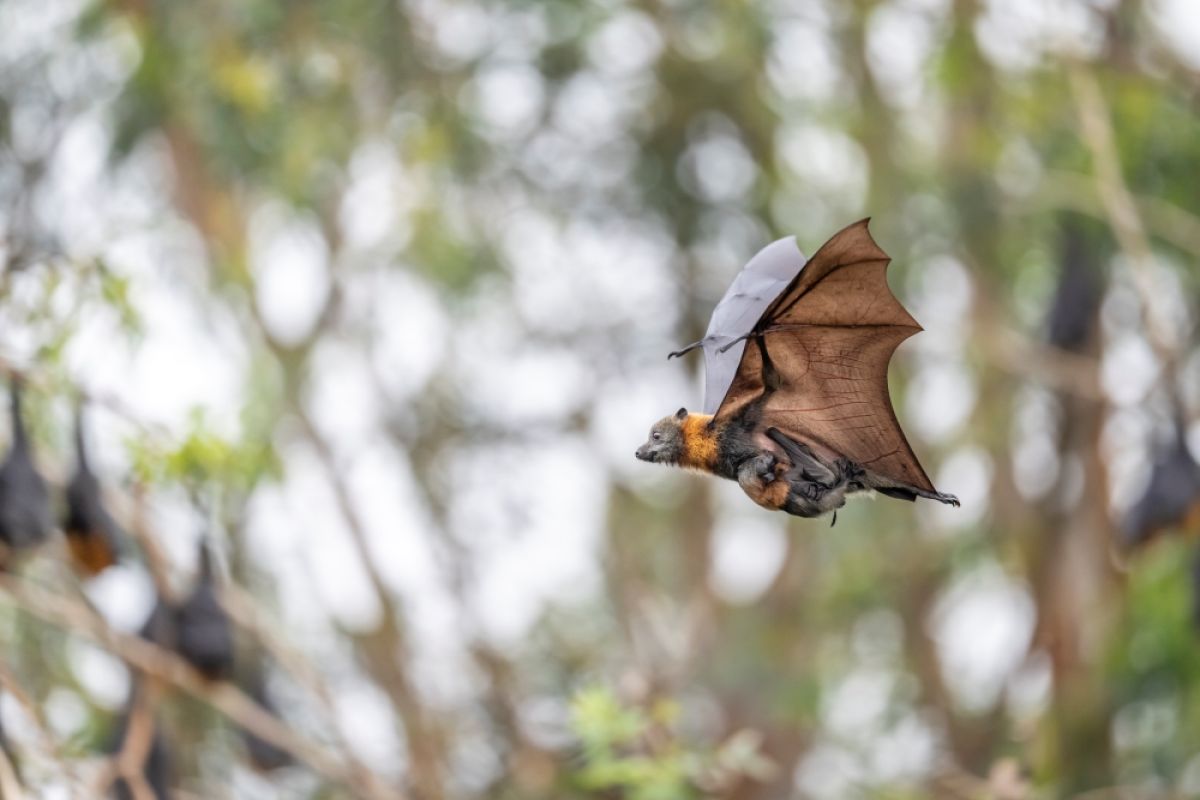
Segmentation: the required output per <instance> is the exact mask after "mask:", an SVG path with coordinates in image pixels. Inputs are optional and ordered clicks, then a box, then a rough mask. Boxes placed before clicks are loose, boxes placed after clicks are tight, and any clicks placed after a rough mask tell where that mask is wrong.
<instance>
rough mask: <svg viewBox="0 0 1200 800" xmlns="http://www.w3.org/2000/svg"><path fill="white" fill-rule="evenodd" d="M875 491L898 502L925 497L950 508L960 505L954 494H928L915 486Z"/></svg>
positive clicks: (879, 487)
mask: <svg viewBox="0 0 1200 800" xmlns="http://www.w3.org/2000/svg"><path fill="white" fill-rule="evenodd" d="M872 488H874V489H875V491H877V492H879V493H880V494H882V495H886V496H887V497H894V498H896V499H897V500H907V501H909V502H910V503H911V502H915V501H916V499H917V498H918V497H924V498H925V499H926V500H937V501H938V502H939V503H945V504H946V505H948V506H954V507H955V508H958V507H959V505H960V503H959V502H958V498H957V497H955V496H954V495H952V494H942V493H941V492H927V491H925V490H924V489H918V488H917V487H915V486H875V487H872Z"/></svg>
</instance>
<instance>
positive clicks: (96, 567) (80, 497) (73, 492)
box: [63, 408, 123, 575]
mask: <svg viewBox="0 0 1200 800" xmlns="http://www.w3.org/2000/svg"><path fill="white" fill-rule="evenodd" d="M75 454H76V455H75V457H76V463H75V474H74V475H73V476H72V477H71V482H70V483H68V484H67V513H66V517H65V519H64V520H63V531H64V532H65V533H66V534H67V544H68V545H69V546H70V550H71V556H72V557H73V558H74V559H75V562H76V563H77V564H78V565H79V568H80V569H82V570H83V571H84V572H85V573H86V574H88V575H99V574H100V573H101V572H103V571H104V570H106V569H108V568H109V567H111V566H113V565H114V564H116V563H117V562H118V561H119V560H120V558H121V549H122V538H123V534H122V533H121V528H120V526H118V525H117V523H116V521H115V520H114V519H113V518H112V516H111V515H110V514H109V513H108V510H107V509H106V508H105V507H104V501H103V498H102V497H101V492H100V482H99V481H98V480H97V479H96V474H95V473H94V472H92V468H91V466H90V464H89V463H88V455H87V445H86V442H85V432H84V428H83V410H82V408H81V409H79V410H78V411H77V412H76V417H75Z"/></svg>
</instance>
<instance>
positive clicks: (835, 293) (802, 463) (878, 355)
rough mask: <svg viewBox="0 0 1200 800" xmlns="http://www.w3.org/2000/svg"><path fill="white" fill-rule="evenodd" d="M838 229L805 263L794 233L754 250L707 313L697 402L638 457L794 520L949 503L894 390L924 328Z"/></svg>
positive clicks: (868, 245) (871, 260)
mask: <svg viewBox="0 0 1200 800" xmlns="http://www.w3.org/2000/svg"><path fill="white" fill-rule="evenodd" d="M867 222H868V220H862V221H861V222H856V223H855V224H853V225H851V226H849V227H848V228H845V229H844V230H842V231H841V232H839V233H838V234H837V235H835V236H834V237H833V238H832V239H830V240H829V241H828V242H826V243H825V244H824V245H823V246H822V247H821V249H820V250H818V251H817V253H816V255H814V256H813V257H812V258H811V259H810V260H808V261H807V262H805V259H804V255H803V254H802V253H801V252H800V250H799V248H798V247H797V245H796V241H795V238H794V237H789V238H786V239H780V240H779V241H777V242H774V243H773V244H770V245H768V246H767V247H765V248H764V249H763V250H761V251H760V252H759V253H758V254H757V255H756V256H755V257H754V258H753V259H751V260H750V262H749V263H748V264H746V266H745V267H744V268H743V269H742V271H741V272H740V273H739V274H738V275H737V277H736V278H735V279H734V281H733V284H732V285H731V286H730V287H729V289H728V290H727V291H726V292H725V296H724V297H722V298H721V301H720V302H719V303H717V307H716V308H715V309H714V310H713V314H712V319H711V321H710V322H709V325H708V331H707V333H706V334H705V336H704V338H703V339H701V340H700V341H699V342H696V343H694V344H691V345H688V346H687V347H685V348H684V349H682V350H678V351H676V352H674V353H671V354H670V356H668V357H669V358H674V357H678V356H682V355H684V354H685V353H687V352H689V351H691V350H693V349H695V348H697V347H700V348H703V350H704V364H705V390H704V413H703V414H692V413H688V411H687V409H684V408H681V409H679V411H678V413H676V414H673V415H671V416H669V417H665V418H663V419H661V420H659V421H658V422H657V423H655V425H654V427H653V428H651V429H650V438H649V439H648V440H647V441H646V443H645V444H643V445H642V446H641V447H639V448H638V450H637V457H638V458H639V459H641V460H642V461H650V462H654V463H663V464H675V465H678V466H681V467H687V468H691V469H696V470H700V471H703V472H708V473H711V474H715V475H718V476H720V477H722V478H728V479H730V480H735V481H737V482H738V483H739V484H740V485H741V487H742V490H743V491H745V492H746V494H747V495H749V497H750V498H751V499H752V500H754V502H756V503H758V504H759V505H761V506H763V507H765V508H769V509H781V510H783V511H786V512H787V513H789V514H794V515H795V516H798V517H817V516H820V515H822V514H826V513H829V512H834V521H836V519H837V516H836V514H837V509H839V508H841V507H842V506H843V505H844V504H845V502H846V497H847V496H849V495H852V494H856V493H859V492H870V491H875V492H879V493H880V494H883V495H886V496H888V497H895V498H898V499H902V500H910V501H911V500H916V498H918V497H925V498H929V499H931V500H938V501H940V502H942V503H948V504H950V505H954V506H957V505H958V499H957V498H956V497H954V496H953V495H948V494H941V493H940V492H938V491H937V490H936V489H934V488H933V484H932V483H931V482H930V480H929V478H928V476H926V474H925V470H923V469H922V468H921V465H920V463H919V462H918V461H917V458H916V456H915V455H913V452H912V448H911V447H909V445H908V441H907V440H906V439H905V438H904V432H903V431H902V430H900V423H899V422H898V421H897V420H896V414H895V412H894V411H893V410H892V402H891V398H890V396H889V395H888V386H887V371H888V363H889V362H890V361H891V357H892V353H893V352H894V351H895V349H896V347H897V346H898V345H899V344H900V343H901V342H902V341H904V340H905V339H907V338H908V337H909V336H912V335H913V334H914V333H916V332H918V331H919V330H921V327H920V326H919V325H918V324H917V323H916V321H915V320H914V319H913V318H912V317H911V316H909V314H908V312H907V311H905V309H904V307H903V306H902V305H900V303H899V301H897V300H896V298H895V297H894V296H892V293H891V291H890V290H889V289H888V285H887V265H888V262H889V261H890V260H891V259H890V258H889V257H888V255H887V254H886V253H885V252H883V250H882V249H880V247H879V245H877V244H876V243H875V241H874V239H872V238H871V234H870V233H869V232H868V231H867Z"/></svg>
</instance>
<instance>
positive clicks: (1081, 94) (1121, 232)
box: [1067, 64, 1182, 411]
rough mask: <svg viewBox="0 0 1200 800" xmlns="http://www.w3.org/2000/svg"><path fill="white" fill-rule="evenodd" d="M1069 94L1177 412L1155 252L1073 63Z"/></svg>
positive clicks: (1101, 115) (1107, 129)
mask: <svg viewBox="0 0 1200 800" xmlns="http://www.w3.org/2000/svg"><path fill="white" fill-rule="evenodd" d="M1067 75H1068V78H1069V80H1070V84H1071V93H1072V94H1073V95H1074V97H1075V104H1076V108H1077V110H1078V113H1079V122H1080V126H1081V127H1082V129H1083V139H1084V142H1085V143H1086V144H1087V147H1088V150H1089V151H1090V152H1091V154H1092V164H1093V166H1094V168H1095V182H1096V192H1097V194H1098V195H1099V196H1100V201H1101V203H1102V204H1103V205H1104V210H1105V212H1106V213H1107V215H1108V220H1109V225H1110V226H1111V227H1112V231H1113V235H1114V236H1116V239H1117V244H1118V245H1119V246H1120V248H1121V251H1122V252H1123V253H1124V254H1125V257H1126V258H1127V259H1128V261H1129V265H1130V267H1131V270H1130V271H1131V273H1132V275H1133V283H1134V287H1135V288H1136V290H1137V293H1138V298H1139V300H1140V304H1141V308H1142V318H1143V320H1144V321H1145V326H1146V333H1147V336H1146V338H1147V340H1148V341H1149V343H1150V346H1151V347H1152V348H1153V349H1154V353H1155V355H1156V356H1157V357H1158V359H1159V361H1160V362H1161V363H1162V365H1163V375H1164V386H1165V387H1166V389H1167V394H1168V397H1169V399H1170V401H1171V403H1172V404H1173V405H1174V406H1175V408H1176V411H1181V410H1182V409H1181V407H1180V400H1179V396H1178V392H1177V391H1175V388H1174V386H1173V384H1172V383H1171V378H1172V376H1173V375H1174V374H1175V372H1174V367H1175V362H1176V355H1175V343H1174V341H1173V339H1172V336H1171V333H1170V325H1169V324H1168V321H1167V319H1166V318H1165V317H1164V316H1163V314H1162V311H1161V310H1160V308H1159V305H1158V302H1157V301H1156V299H1155V289H1154V252H1153V250H1152V249H1151V247H1150V239H1149V237H1148V236H1147V235H1146V227H1145V225H1144V224H1143V223H1142V217H1141V214H1139V213H1138V208H1137V204H1136V203H1135V202H1134V200H1133V195H1132V194H1131V193H1130V191H1129V187H1128V186H1127V185H1126V183H1125V178H1124V176H1123V175H1122V173H1121V159H1120V154H1119V152H1118V150H1117V143H1116V137H1115V135H1114V133H1113V128H1112V113H1111V111H1110V110H1109V107H1108V104H1107V103H1106V102H1105V100H1104V95H1103V93H1102V92H1101V91H1100V84H1099V82H1098V81H1097V80H1096V77H1095V75H1093V74H1092V73H1091V72H1089V71H1087V70H1086V69H1085V68H1084V67H1082V66H1081V65H1078V64H1074V65H1071V66H1070V67H1069V68H1068V70H1067Z"/></svg>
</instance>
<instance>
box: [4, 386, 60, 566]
mask: <svg viewBox="0 0 1200 800" xmlns="http://www.w3.org/2000/svg"><path fill="white" fill-rule="evenodd" d="M53 525H54V523H53V521H52V519H51V514H50V494H49V491H48V489H47V488H46V481H45V480H44V479H43V478H42V476H41V474H40V473H38V471H37V467H36V466H35V465H34V463H33V452H32V447H31V445H30V442H29V434H28V433H27V432H26V430H25V422H24V419H23V418H22V416H21V387H20V383H19V381H18V380H16V379H14V380H13V383H12V448H11V449H10V450H9V452H8V457H7V458H5V460H4V463H3V464H0V543H3V545H5V547H7V548H8V549H9V550H11V551H19V550H23V549H26V548H30V547H33V546H34V545H37V544H40V543H41V542H42V541H43V540H44V539H45V538H46V537H47V536H48V535H49V534H50V530H51V528H52V527H53ZM0 561H7V557H3V558H0Z"/></svg>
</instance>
